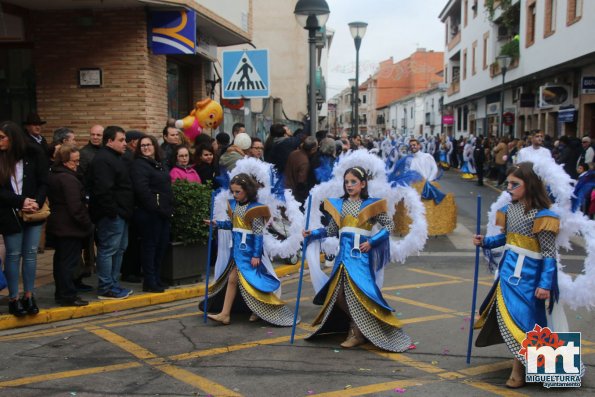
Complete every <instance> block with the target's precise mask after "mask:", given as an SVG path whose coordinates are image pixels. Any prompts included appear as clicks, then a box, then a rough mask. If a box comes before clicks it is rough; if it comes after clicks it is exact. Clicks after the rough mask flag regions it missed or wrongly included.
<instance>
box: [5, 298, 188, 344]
mask: <svg viewBox="0 0 595 397" xmlns="http://www.w3.org/2000/svg"><path fill="white" fill-rule="evenodd" d="M191 306H194V307H196V306H197V304H196V302H193V303H184V304H181V305H175V306H170V307H167V308H163V309H157V310H152V311H144V312H141V313H132V314H123V315H120V316H114V317H112V316H110V317H109V318H103V319H99V320H93V321H84V322H81V323H79V324H75V325H66V326H62V327H58V328H52V329H51V330H45V331H44V330H36V331H27V332H23V333H19V334H15V335H5V336H1V337H0V341H7V340H18V339H29V338H41V337H44V336H52V335H59V334H63V333H65V332H77V331H81V330H82V329H83V328H85V327H87V326H89V325H95V324H104V323H109V322H113V321H116V320H125V319H130V318H137V317H142V316H147V315H152V314H159V313H163V312H167V313H170V312H171V311H172V310H174V309H183V308H186V307H191Z"/></svg>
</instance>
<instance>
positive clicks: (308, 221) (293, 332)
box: [291, 195, 312, 345]
mask: <svg viewBox="0 0 595 397" xmlns="http://www.w3.org/2000/svg"><path fill="white" fill-rule="evenodd" d="M311 207H312V196H311V195H310V196H308V212H306V230H308V228H309V227H310V208H311ZM307 240H308V239H307V238H304V244H303V246H302V265H301V266H300V278H299V281H298V290H297V299H296V301H295V311H294V313H293V326H292V327H291V344H292V345H293V339H294V337H295V326H296V325H297V318H298V312H299V310H300V297H301V296H302V281H303V278H304V261H305V260H306V246H307Z"/></svg>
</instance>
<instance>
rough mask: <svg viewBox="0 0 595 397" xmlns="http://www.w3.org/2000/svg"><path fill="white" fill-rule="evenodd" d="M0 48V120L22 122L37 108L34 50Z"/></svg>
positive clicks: (0, 46)
mask: <svg viewBox="0 0 595 397" xmlns="http://www.w3.org/2000/svg"><path fill="white" fill-rule="evenodd" d="M0 49H1V51H0V120H12V121H14V122H16V123H17V124H21V123H22V122H23V120H24V119H25V117H27V114H29V112H32V111H35V109H36V108H37V103H36V96H35V70H34V68H33V62H32V50H31V49H30V48H14V47H13V48H5V47H4V46H2V45H0Z"/></svg>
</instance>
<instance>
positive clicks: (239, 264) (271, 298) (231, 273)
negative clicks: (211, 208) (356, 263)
mask: <svg viewBox="0 0 595 397" xmlns="http://www.w3.org/2000/svg"><path fill="white" fill-rule="evenodd" d="M230 190H231V192H232V194H233V197H234V199H233V200H229V202H228V209H227V212H228V215H229V219H231V220H227V221H212V222H213V226H216V227H218V228H220V229H228V230H232V244H233V246H232V247H231V248H230V249H231V255H230V260H229V262H228V264H227V267H226V268H225V270H224V271H223V273H222V274H221V276H220V277H219V278H218V279H217V280H216V281H215V283H214V284H213V285H212V286H210V287H209V300H208V306H209V307H208V311H213V310H220V312H219V313H218V314H209V315H208V317H209V318H210V319H211V320H214V321H218V322H220V323H221V324H223V325H228V324H229V323H230V321H231V312H232V309H234V311H242V309H244V310H245V309H246V306H247V308H248V309H249V310H250V311H252V315H251V316H250V321H257V320H258V319H259V318H261V319H263V320H265V321H267V322H269V323H271V324H273V325H278V326H285V327H289V326H291V325H292V324H293V313H292V312H291V311H290V310H289V309H288V308H287V307H286V306H285V303H284V302H283V301H281V300H280V299H279V298H278V297H277V295H275V291H277V290H278V289H279V287H280V286H281V283H280V281H279V279H278V278H277V276H276V275H275V274H271V273H270V272H269V270H268V269H267V268H266V267H265V266H264V265H263V263H262V262H261V258H262V256H263V249H264V243H263V241H264V240H263V231H264V228H265V224H266V222H267V221H268V219H269V218H270V216H271V214H270V211H269V208H268V207H267V206H266V205H263V204H260V203H258V202H257V201H256V196H257V192H258V185H257V183H256V181H255V180H254V179H253V178H252V177H251V176H249V175H248V174H238V175H236V176H235V177H233V178H232V179H231V182H230ZM207 222H209V221H207ZM226 287H227V288H226ZM238 287H239V290H240V296H241V297H242V301H241V302H236V296H237V291H238ZM222 298H223V299H222ZM199 307H200V308H201V309H203V310H204V302H201V304H200V305H199Z"/></svg>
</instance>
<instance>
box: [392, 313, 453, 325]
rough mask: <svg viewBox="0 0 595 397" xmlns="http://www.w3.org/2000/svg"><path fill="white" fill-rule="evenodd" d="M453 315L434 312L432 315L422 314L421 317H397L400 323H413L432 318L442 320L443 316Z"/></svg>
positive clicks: (451, 316)
mask: <svg viewBox="0 0 595 397" xmlns="http://www.w3.org/2000/svg"><path fill="white" fill-rule="evenodd" d="M453 317H455V316H454V315H452V314H435V315H433V316H423V317H412V318H405V319H402V320H401V319H399V321H401V324H415V323H425V322H426V321H434V320H443V319H445V318H453Z"/></svg>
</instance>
